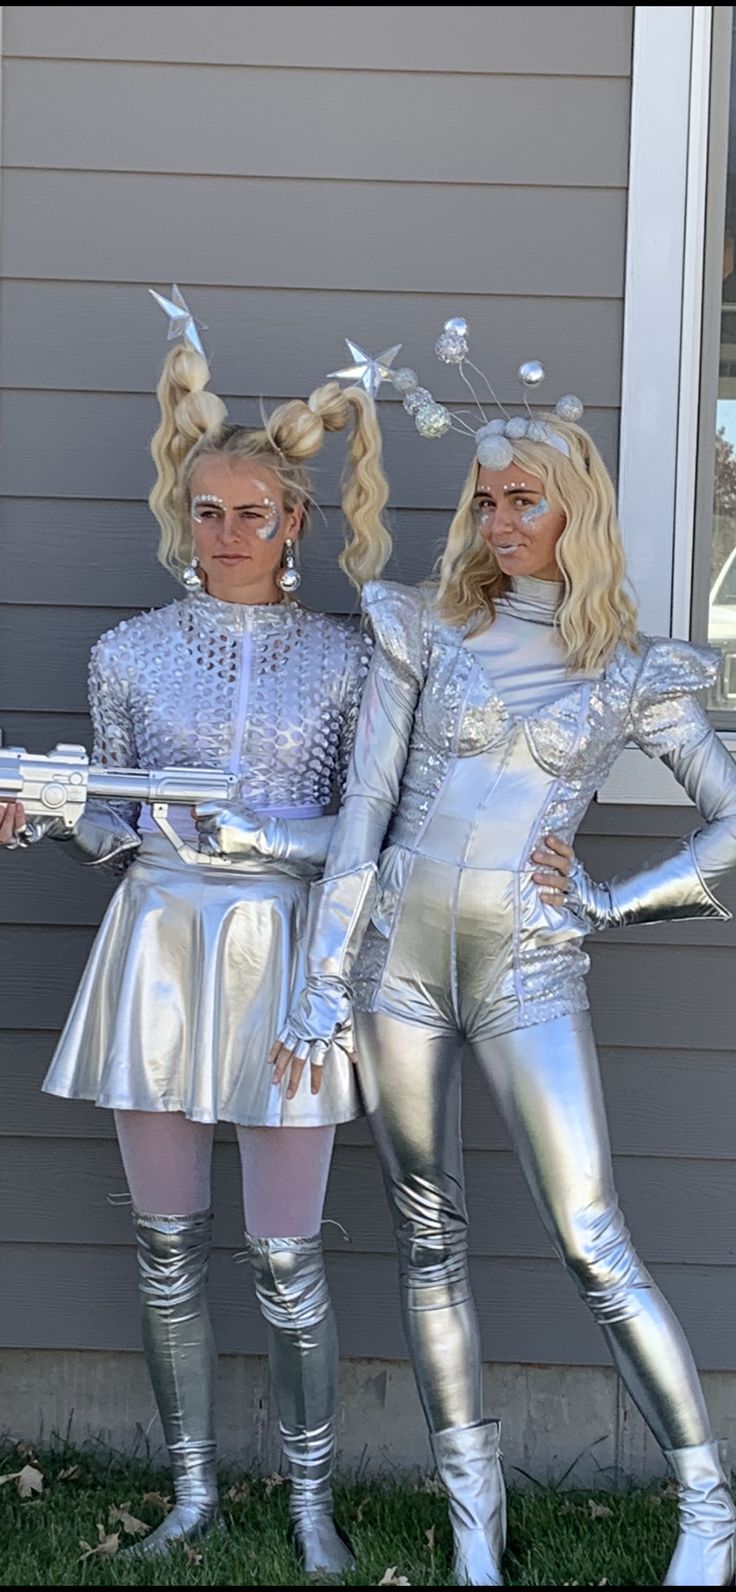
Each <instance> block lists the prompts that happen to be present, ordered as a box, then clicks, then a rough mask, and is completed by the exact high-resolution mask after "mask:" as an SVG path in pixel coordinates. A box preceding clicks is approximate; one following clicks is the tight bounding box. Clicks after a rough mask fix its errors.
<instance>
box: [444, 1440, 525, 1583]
mask: <svg viewBox="0 0 736 1592" xmlns="http://www.w3.org/2000/svg"><path fill="white" fill-rule="evenodd" d="M500 1435H501V1431H500V1427H499V1425H498V1422H497V1421H483V1422H481V1424H480V1425H479V1426H455V1427H451V1428H450V1429H449V1430H448V1431H446V1432H432V1433H431V1437H430V1440H431V1443H432V1452H433V1453H434V1460H435V1464H436V1466H437V1472H438V1475H439V1478H440V1481H441V1482H442V1485H443V1487H444V1489H445V1492H446V1493H447V1496H448V1499H449V1503H450V1522H451V1525H452V1534H453V1537H454V1540H455V1557H454V1566H453V1568H454V1574H455V1581H456V1582H457V1584H458V1586H503V1578H502V1575H501V1560H502V1558H503V1553H504V1549H505V1547H506V1488H505V1486H504V1480H503V1472H502V1470H501V1453H500V1450H499V1439H500Z"/></svg>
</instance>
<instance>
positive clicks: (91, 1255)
mask: <svg viewBox="0 0 736 1592" xmlns="http://www.w3.org/2000/svg"><path fill="white" fill-rule="evenodd" d="M328 1267H329V1273H330V1279H331V1282H332V1287H333V1291H334V1296H335V1302H336V1312H337V1318H338V1327H339V1331H340V1346H341V1351H342V1353H343V1354H344V1355H346V1356H352V1355H355V1356H365V1357H367V1358H372V1357H374V1356H375V1357H377V1358H386V1359H395V1358H402V1357H404V1356H405V1354H406V1347H405V1341H404V1337H403V1333H402V1330H401V1323H400V1320H399V1304H398V1288H397V1285H396V1265H395V1261H394V1258H393V1256H389V1255H361V1256H360V1258H359V1263H358V1265H356V1258H355V1257H354V1256H352V1255H351V1254H350V1253H344V1254H337V1253H333V1254H331V1255H330V1256H329V1258H328ZM653 1275H654V1277H655V1280H656V1281H658V1282H659V1283H660V1285H661V1286H662V1288H663V1289H664V1291H665V1293H666V1294H667V1297H668V1298H669V1300H670V1301H671V1303H672V1305H673V1306H674V1308H675V1310H676V1311H677V1312H678V1314H679V1316H680V1317H681V1320H682V1322H683V1324H684V1326H685V1328H686V1330H687V1332H688V1334H689V1336H690V1340H691V1342H692V1346H693V1349H694V1352H695V1356H696V1359H697V1361H698V1364H699V1365H700V1366H702V1367H703V1368H704V1369H706V1370H722V1369H724V1368H727V1367H728V1366H730V1365H731V1364H732V1347H731V1345H732V1339H733V1299H734V1283H733V1272H732V1270H731V1268H726V1267H722V1266H701V1265H695V1266H656V1267H654V1268H653ZM473 1276H474V1280H475V1287H476V1291H477V1296H478V1301H479V1314H480V1323H481V1332H482V1341H483V1352H484V1357H485V1358H486V1359H488V1360H496V1361H509V1362H513V1363H518V1362H519V1361H521V1362H524V1361H526V1362H527V1363H530V1364H540V1363H542V1364H547V1365H570V1364H571V1363H573V1364H575V1365H603V1364H606V1363H608V1362H607V1354H606V1349H605V1344H604V1340H603V1337H602V1334H601V1333H600V1331H599V1330H598V1328H597V1327H596V1326H595V1324H594V1323H593V1321H592V1319H591V1317H590V1316H589V1314H588V1312H587V1311H586V1309H585V1306H584V1305H583V1304H582V1301H581V1300H580V1299H579V1298H578V1296H577V1293H576V1291H575V1289H574V1287H573V1286H572V1284H571V1282H570V1281H569V1279H568V1278H567V1277H566V1276H565V1274H564V1273H563V1271H562V1268H561V1267H560V1266H559V1265H558V1263H557V1262H556V1261H554V1260H523V1259H517V1260H490V1259H486V1258H483V1257H476V1258H475V1260H474V1262H473ZM210 1292H211V1299H212V1307H213V1318H214V1326H215V1334H216V1338H217V1344H218V1348H219V1349H220V1350H221V1352H223V1353H227V1354H263V1353H264V1351H265V1347H266V1343H265V1331H264V1326H263V1323H262V1321H261V1320H260V1318H259V1315H258V1313H257V1310H256V1307H255V1303H254V1299H253V1294H252V1289H251V1285H250V1280H249V1277H248V1275H247V1273H246V1272H245V1271H244V1270H241V1271H240V1272H238V1271H236V1269H235V1268H234V1266H233V1254H232V1252H228V1251H222V1250H220V1251H215V1253H214V1255H213V1257H212V1264H211V1268H210ZM51 1300H52V1301H53V1309H49V1301H51ZM19 1339H20V1342H21V1343H22V1344H23V1346H24V1347H26V1348H79V1346H80V1342H82V1341H84V1343H85V1346H86V1347H88V1348H95V1349H134V1348H137V1347H138V1345H139V1343H140V1325H139V1306H138V1300H137V1289H136V1268H135V1259H134V1255H133V1251H132V1249H130V1248H128V1247H124V1246H119V1247H115V1248H104V1247H97V1246H94V1247H88V1248H83V1247H82V1246H79V1247H78V1248H75V1247H74V1246H63V1245H57V1246H53V1245H50V1244H49V1245H39V1244H20V1245H16V1244H8V1245H7V1246H6V1247H5V1252H4V1257H3V1290H2V1294H1V1295H0V1345H4V1346H7V1345H13V1344H15V1343H17V1342H18V1341H19Z"/></svg>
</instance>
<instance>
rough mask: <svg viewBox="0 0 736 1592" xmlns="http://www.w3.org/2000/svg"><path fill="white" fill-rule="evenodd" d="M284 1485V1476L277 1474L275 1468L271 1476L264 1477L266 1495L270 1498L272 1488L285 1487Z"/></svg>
mask: <svg viewBox="0 0 736 1592" xmlns="http://www.w3.org/2000/svg"><path fill="white" fill-rule="evenodd" d="M285 1486H286V1477H285V1476H279V1473H278V1471H276V1470H275V1471H274V1472H273V1474H272V1475H271V1476H267V1477H266V1481H265V1488H266V1497H267V1498H270V1497H271V1493H272V1492H273V1491H274V1489H275V1488H276V1487H285Z"/></svg>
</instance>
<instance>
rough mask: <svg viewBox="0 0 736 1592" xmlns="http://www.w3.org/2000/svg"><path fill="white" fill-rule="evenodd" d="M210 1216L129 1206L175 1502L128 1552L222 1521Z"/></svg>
mask: <svg viewBox="0 0 736 1592" xmlns="http://www.w3.org/2000/svg"><path fill="white" fill-rule="evenodd" d="M211 1220H212V1219H211V1216H210V1212H209V1211H199V1212H197V1213H196V1214H195V1215H193V1216H148V1215H143V1214H142V1213H141V1212H140V1211H136V1210H134V1212H133V1224H134V1227H135V1235H136V1240H137V1244H138V1271H139V1282H140V1291H141V1300H142V1304H143V1350H144V1353H145V1357H146V1364H147V1366H148V1373H149V1376H150V1378H151V1383H152V1386H153V1391H154V1395H155V1399H156V1404H157V1406H158V1412H159V1415H160V1417H161V1425H162V1426H163V1430H164V1437H165V1439H166V1447H167V1449H168V1452H169V1459H170V1461H171V1473H172V1478H173V1483H174V1497H175V1503H174V1507H173V1509H172V1510H171V1513H170V1514H168V1515H167V1516H166V1519H165V1520H162V1522H161V1525H160V1526H157V1527H156V1530H155V1531H152V1532H151V1534H150V1536H148V1537H145V1538H144V1540H143V1541H142V1542H139V1543H136V1544H135V1547H133V1548H130V1549H128V1550H127V1552H128V1553H129V1554H130V1555H131V1556H132V1555H134V1556H135V1557H139V1556H140V1555H144V1556H145V1555H147V1554H154V1553H165V1552H166V1550H167V1549H168V1548H171V1547H173V1546H175V1545H176V1544H177V1543H180V1542H193V1541H195V1540H196V1539H197V1538H199V1537H202V1536H204V1535H205V1534H206V1533H207V1532H208V1531H210V1530H212V1528H213V1527H215V1526H219V1525H221V1524H222V1518H221V1516H220V1511H219V1506H218V1498H217V1449H216V1444H215V1417H214V1389H215V1370H216V1355H215V1346H214V1339H213V1337H212V1328H211V1326H210V1318H209V1310H208V1306H207V1263H208V1260H209V1250H210V1228H211Z"/></svg>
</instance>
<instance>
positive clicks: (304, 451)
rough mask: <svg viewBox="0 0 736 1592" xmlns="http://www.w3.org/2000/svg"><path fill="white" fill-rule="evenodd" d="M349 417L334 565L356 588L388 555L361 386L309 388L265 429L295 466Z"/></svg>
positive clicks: (382, 491) (380, 476)
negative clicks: (341, 540) (340, 533)
mask: <svg viewBox="0 0 736 1592" xmlns="http://www.w3.org/2000/svg"><path fill="white" fill-rule="evenodd" d="M351 421H352V425H353V432H352V436H351V439H350V448H349V451H348V458H347V463H346V467H345V471H344V474H343V483H342V510H343V514H344V516H345V520H346V522H347V529H348V533H349V534H348V537H346V545H345V547H344V549H343V551H342V553H341V554H340V568H341V569H342V570H344V572H345V574H346V575H347V577H348V579H349V580H350V581H352V583H353V585H354V586H355V587H357V589H358V591H359V590H360V588H361V586H364V585H365V582H366V581H367V580H375V579H376V577H377V576H378V575H380V573H381V570H382V569H383V567H384V565H385V564H386V563H387V562H388V560H389V558H390V556H391V537H390V535H389V532H388V531H387V529H386V527H385V525H384V523H383V520H382V518H381V516H382V514H383V510H384V509H385V507H386V502H387V500H388V483H387V481H386V477H385V475H384V473H383V461H382V446H381V432H380V428H379V425H378V420H377V418H376V410H375V405H374V403H373V400H372V399H371V398H369V397H368V394H367V393H365V392H363V390H362V388H361V387H348V388H346V389H343V388H341V387H339V386H338V385H337V382H334V381H330V382H326V383H325V385H324V386H323V387H317V388H315V391H314V392H313V393H311V394H310V396H309V398H308V399H307V402H306V403H304V402H303V401H302V400H301V399H294V400H292V402H290V403H286V404H282V405H281V406H280V408H278V409H276V410H274V413H273V414H272V415H271V417H270V419H269V421H268V422H267V426H266V433H267V435H268V437H269V439H270V440H271V441H272V442H273V445H274V447H276V448H277V449H278V451H279V452H280V453H281V454H282V455H283V457H284V458H285V459H287V460H291V461H293V463H295V464H298V463H301V462H303V461H304V460H307V459H312V458H314V456H315V454H317V453H319V451H320V448H321V447H322V444H323V442H324V438H325V433H326V432H333V431H344V429H345V427H346V426H348V425H349V424H350V423H351Z"/></svg>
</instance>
